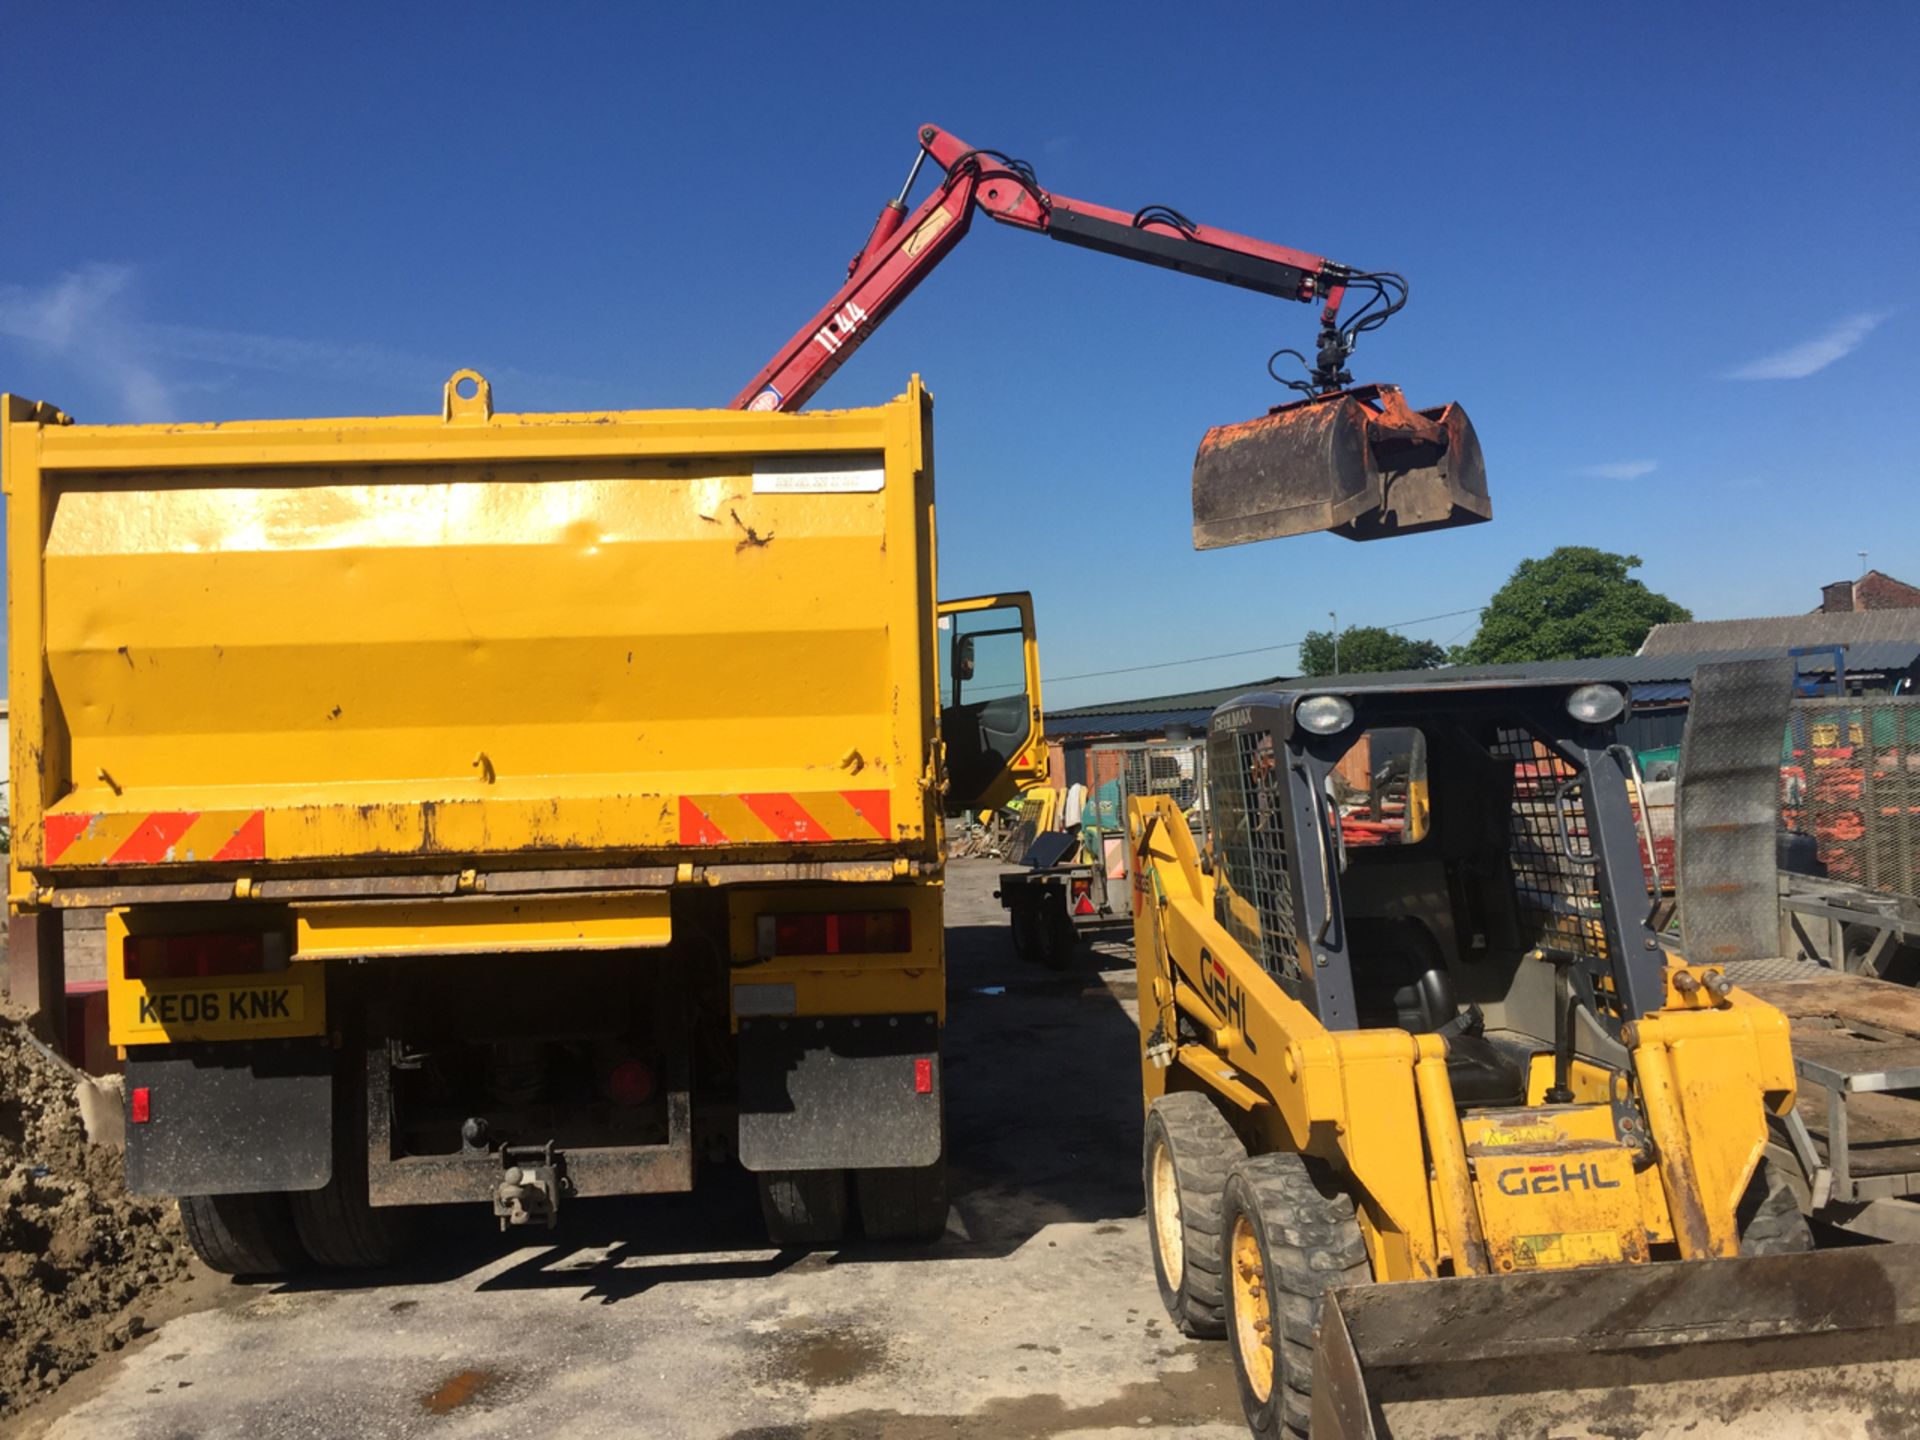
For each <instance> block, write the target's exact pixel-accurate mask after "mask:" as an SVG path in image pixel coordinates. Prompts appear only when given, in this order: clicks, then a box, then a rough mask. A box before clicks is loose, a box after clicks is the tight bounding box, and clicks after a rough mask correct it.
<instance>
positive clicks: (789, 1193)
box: [754, 1170, 847, 1245]
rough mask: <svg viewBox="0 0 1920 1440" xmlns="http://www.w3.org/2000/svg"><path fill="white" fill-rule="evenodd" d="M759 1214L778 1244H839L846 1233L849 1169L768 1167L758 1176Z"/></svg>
mask: <svg viewBox="0 0 1920 1440" xmlns="http://www.w3.org/2000/svg"><path fill="white" fill-rule="evenodd" d="M754 1178H755V1180H757V1181H758V1182H759V1186H760V1214H761V1217H762V1218H763V1219H764V1220H765V1221H766V1222H767V1238H768V1239H770V1240H772V1241H773V1243H774V1244H776V1245H838V1244H839V1243H840V1241H841V1240H842V1239H843V1238H845V1236H846V1233H847V1172H846V1171H844V1170H768V1171H765V1172H764V1173H762V1174H760V1175H756V1176H755V1177H754Z"/></svg>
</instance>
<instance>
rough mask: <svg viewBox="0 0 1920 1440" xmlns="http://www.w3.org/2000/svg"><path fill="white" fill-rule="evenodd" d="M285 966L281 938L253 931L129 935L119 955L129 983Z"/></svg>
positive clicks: (274, 968)
mask: <svg viewBox="0 0 1920 1440" xmlns="http://www.w3.org/2000/svg"><path fill="white" fill-rule="evenodd" d="M270 942H280V943H270ZM286 963H287V953H286V945H285V943H284V942H283V941H281V937H279V936H269V935H266V934H263V933H262V932H260V931H257V930H240V931H214V932H210V933H208V934H202V935H129V936H127V943H126V946H125V948H124V949H123V950H122V951H121V969H122V972H123V973H124V974H125V975H126V977H127V979H129V980H204V979H206V978H207V977H209V976H213V975H247V974H251V973H253V972H255V971H259V970H279V969H284V968H285V967H286Z"/></svg>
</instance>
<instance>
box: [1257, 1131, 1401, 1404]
mask: <svg viewBox="0 0 1920 1440" xmlns="http://www.w3.org/2000/svg"><path fill="white" fill-rule="evenodd" d="M1221 1218H1222V1221H1223V1227H1224V1230H1223V1234H1222V1235H1221V1259H1222V1263H1223V1265H1224V1267H1225V1269H1226V1271H1227V1278H1228V1286H1227V1333H1228V1337H1229V1340H1230V1345H1231V1348H1232V1350H1233V1373H1234V1379H1235V1380H1236V1381H1237V1382H1238V1385H1239V1390H1240V1406H1241V1409H1242V1410H1244V1411H1245V1413H1246V1417H1247V1424H1248V1425H1249V1426H1251V1427H1252V1428H1253V1432H1254V1433H1255V1434H1256V1435H1273V1436H1285V1437H1289V1440H1306V1435H1307V1429H1308V1425H1309V1422H1310V1419H1311V1415H1312V1408H1313V1407H1312V1398H1311V1395H1312V1388H1313V1346H1314V1327H1315V1326H1317V1325H1318V1324H1319V1323H1320V1304H1321V1298H1322V1297H1323V1296H1324V1295H1325V1294H1326V1292H1327V1291H1329V1290H1337V1289H1340V1288H1342V1287H1344V1286H1348V1285H1359V1284H1365V1283H1366V1282H1367V1280H1368V1279H1369V1278H1370V1272H1369V1270H1368V1268H1367V1247H1366V1243H1365V1241H1363V1240H1362V1239H1361V1236H1360V1225H1359V1222H1358V1221H1357V1220H1356V1219H1355V1218H1354V1210H1353V1199H1352V1197H1351V1196H1349V1195H1348V1194H1347V1193H1346V1192H1345V1191H1343V1190H1342V1189H1341V1188H1340V1187H1339V1185H1338V1184H1337V1183H1336V1182H1335V1181H1334V1179H1333V1176H1332V1174H1331V1172H1330V1171H1328V1170H1327V1168H1326V1167H1325V1166H1324V1165H1321V1164H1319V1163H1318V1162H1316V1161H1312V1160H1308V1159H1305V1158H1304V1157H1302V1156H1299V1155H1286V1154H1275V1155H1260V1156H1256V1157H1253V1158H1251V1159H1246V1160H1242V1161H1241V1162H1240V1163H1239V1164H1237V1165H1235V1166H1234V1167H1233V1173H1232V1174H1230V1175H1229V1176H1228V1177H1227V1188H1226V1200H1225V1206H1224V1209H1223V1212H1222V1217H1221Z"/></svg>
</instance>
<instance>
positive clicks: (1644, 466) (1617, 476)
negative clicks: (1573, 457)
mask: <svg viewBox="0 0 1920 1440" xmlns="http://www.w3.org/2000/svg"><path fill="white" fill-rule="evenodd" d="M1659 468H1660V462H1659V461H1658V460H1609V461H1608V462H1607V463H1606V464H1604V465H1587V466H1583V467H1582V468H1581V470H1580V473H1581V474H1582V475H1585V476H1587V477H1589V478H1590V479H1594V480H1638V479H1639V478H1640V477H1641V476H1643V475H1651V474H1652V473H1653V472H1654V471H1656V470H1658V469H1659Z"/></svg>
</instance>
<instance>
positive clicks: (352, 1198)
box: [288, 1049, 413, 1270]
mask: <svg viewBox="0 0 1920 1440" xmlns="http://www.w3.org/2000/svg"><path fill="white" fill-rule="evenodd" d="M336 1073H337V1074H338V1076H339V1078H338V1079H336V1080H335V1082H334V1087H335V1088H334V1102H333V1175H332V1177H331V1178H330V1179H329V1180H328V1181H327V1183H326V1184H325V1185H322V1186H321V1187H320V1188H319V1189H318V1190H296V1191H295V1192H294V1193H293V1194H292V1195H290V1196H289V1197H288V1200H289V1202H290V1204H291V1206H292V1209H293V1224H294V1228H295V1229H296V1230H297V1231H299V1233H300V1243H301V1244H302V1245H303V1246H305V1247H306V1251H307V1253H308V1254H309V1255H311V1256H312V1257H313V1259H314V1263H315V1264H317V1265H321V1266H324V1267H325V1268H327V1269H329V1270H378V1269H382V1268H384V1267H386V1266H388V1265H391V1264H393V1263H394V1262H395V1261H396V1260H398V1259H400V1258H401V1256H402V1254H403V1253H404V1251H405V1250H406V1248H407V1243H408V1241H409V1239H410V1238H411V1235H410V1231H411V1229H412V1226H411V1223H410V1222H411V1220H412V1218H413V1217H412V1215H411V1214H410V1213H409V1212H408V1211H406V1210H402V1209H396V1208H393V1207H391V1206H380V1207H377V1208H376V1207H375V1206H374V1204H373V1203H372V1201H370V1200H369V1199H368V1198H367V1101H366V1085H365V1078H364V1077H365V1075H366V1059H365V1057H364V1055H361V1054H360V1053H359V1052H357V1051H354V1050H351V1049H348V1050H344V1051H342V1052H341V1064H340V1069H339V1070H338V1071H337V1072H336Z"/></svg>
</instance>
